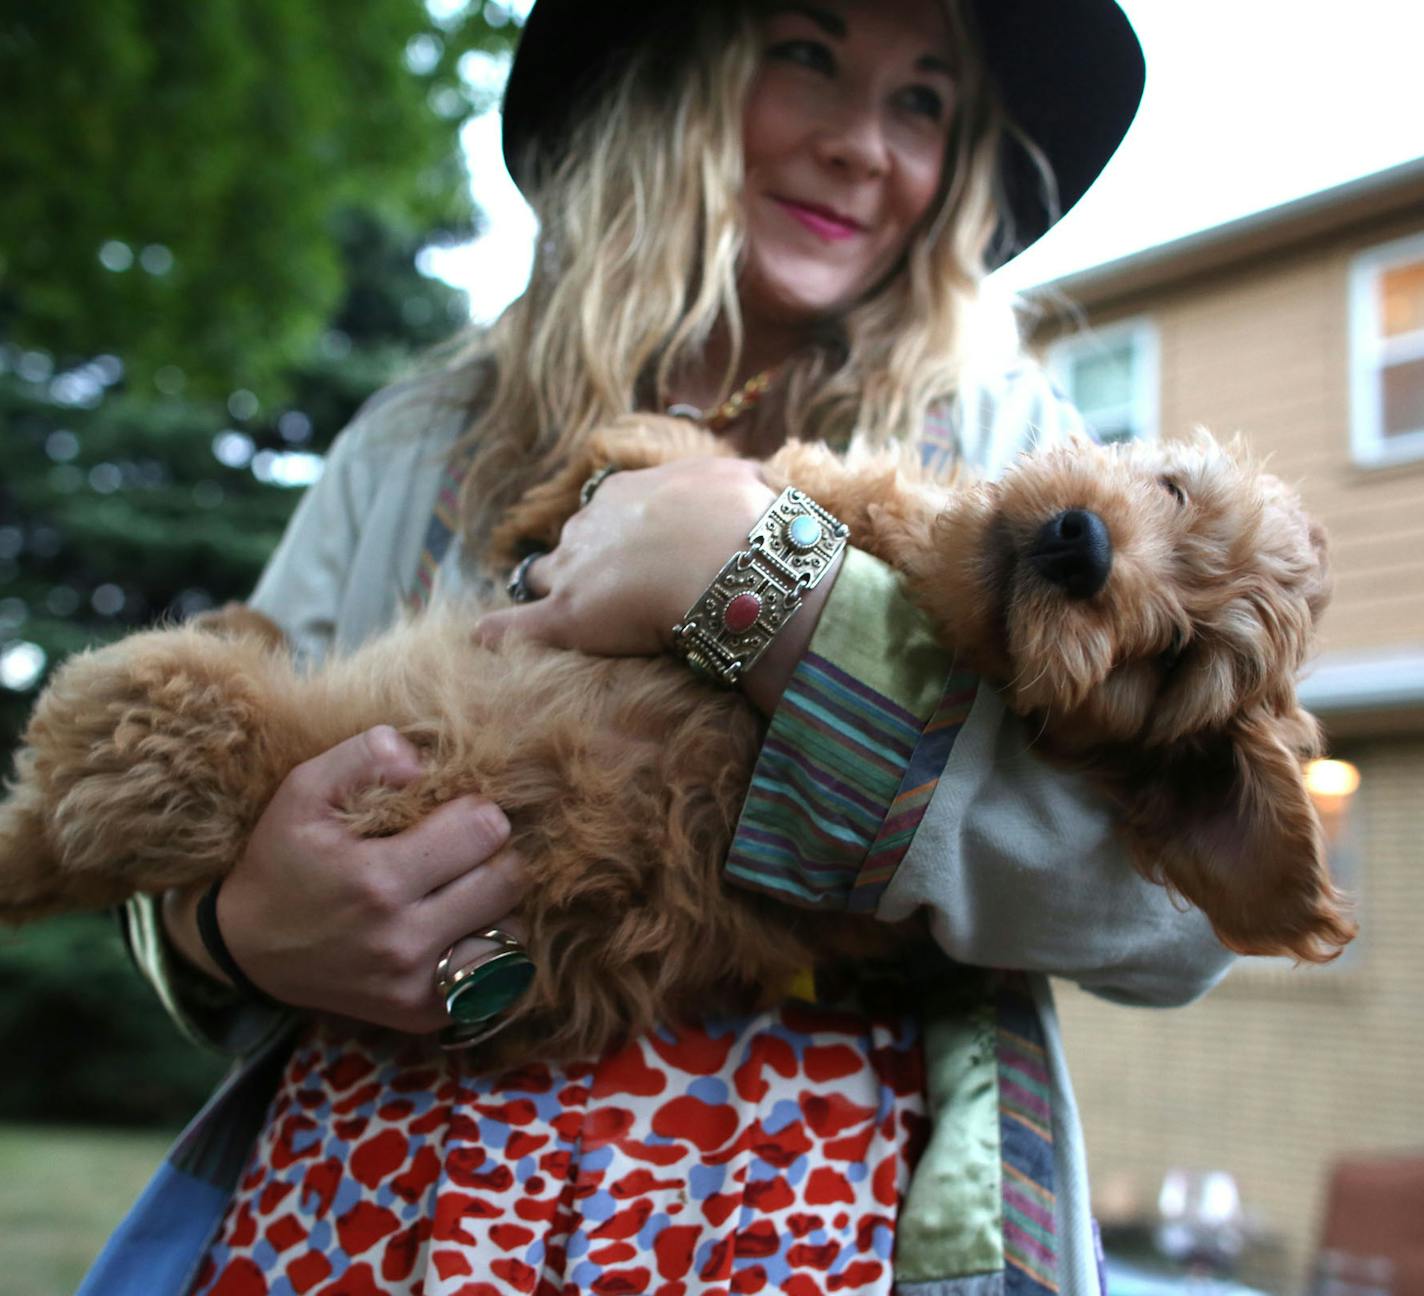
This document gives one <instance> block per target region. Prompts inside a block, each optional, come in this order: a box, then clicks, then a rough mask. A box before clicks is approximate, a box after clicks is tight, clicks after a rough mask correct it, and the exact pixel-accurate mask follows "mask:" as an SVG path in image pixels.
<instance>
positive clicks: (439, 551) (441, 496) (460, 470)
mask: <svg viewBox="0 0 1424 1296" xmlns="http://www.w3.org/2000/svg"><path fill="white" fill-rule="evenodd" d="M468 467H469V459H468V458H467V457H466V456H464V455H454V456H452V457H451V459H450V460H449V462H447V463H446V465H445V471H444V472H443V473H442V474H441V477H440V487H439V490H438V491H437V492H436V495H435V507H434V509H433V510H432V511H431V514H430V525H429V526H428V527H427V528H426V531H425V544H424V545H423V546H422V547H421V551H420V561H419V562H418V563H417V564H416V567H415V583H414V585H412V586H411V588H410V590H409V592H408V593H407V594H406V596H405V607H406V611H407V612H415V611H418V610H419V609H420V608H423V607H424V606H425V605H426V604H427V603H429V602H430V595H431V592H432V591H433V590H434V588H435V573H436V571H437V570H439V567H440V560H441V559H442V558H444V557H445V552H446V550H447V549H449V547H450V541H451V540H452V539H453V538H454V535H455V528H456V525H457V524H458V521H459V517H460V487H461V486H462V485H463V484H464V480H465V470H466V469H467V468H468Z"/></svg>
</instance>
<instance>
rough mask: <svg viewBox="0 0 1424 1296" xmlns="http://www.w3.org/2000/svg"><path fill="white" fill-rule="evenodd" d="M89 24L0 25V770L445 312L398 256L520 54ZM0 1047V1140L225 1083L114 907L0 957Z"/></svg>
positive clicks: (324, 25) (308, 26)
mask: <svg viewBox="0 0 1424 1296" xmlns="http://www.w3.org/2000/svg"><path fill="white" fill-rule="evenodd" d="M81 7H82V8H83V9H84V10H85V16H84V17H83V18H77V17H76V16H75V15H74V13H73V6H67V7H63V6H62V7H61V8H60V9H59V10H53V12H51V11H48V10H43V9H42V8H41V9H38V10H35V11H34V12H31V11H30V8H27V9H26V12H25V13H24V15H23V16H21V17H18V18H12V17H0V84H5V85H6V101H7V106H11V107H12V108H13V113H12V115H11V116H10V122H11V127H10V128H9V129H7V132H4V133H0V192H5V193H6V194H7V201H6V202H5V203H3V204H0V445H3V448H4V460H3V462H4V470H3V473H0V753H3V752H8V751H9V749H10V747H11V746H12V742H13V738H14V735H15V734H16V733H17V732H18V729H19V726H20V725H21V724H22V723H23V719H24V716H25V714H26V713H27V712H28V710H29V707H30V705H31V704H32V702H33V699H34V696H35V693H36V692H37V690H38V688H39V687H41V686H42V684H43V680H44V678H45V675H46V673H47V670H48V669H49V668H52V667H53V665H54V664H56V663H57V662H58V661H60V660H62V658H63V657H64V656H65V655H67V654H68V653H70V652H72V651H74V650H76V649H78V648H80V647H83V646H85V645H87V644H90V643H94V642H99V641H103V640H107V639H111V638H114V637H117V636H118V635H120V634H122V633H126V632H127V631H129V630H131V629H133V628H136V627H138V626H140V625H143V624H148V623H151V622H152V621H154V620H155V619H157V618H158V617H161V616H176V617H181V616H183V615H186V614H188V613H190V612H192V611H195V610H197V609H200V608H203V607H208V606H212V605H215V604H220V603H222V602H224V601H226V600H228V599H239V598H242V597H244V596H245V595H246V594H247V593H248V592H249V591H250V589H251V587H252V585H253V583H254V581H255V580H256V578H257V575H258V573H259V571H260V568H261V565H262V563H263V562H264V561H265V559H266V557H267V555H268V554H269V553H270V551H271V549H272V548H273V546H274V545H275V543H276V540H277V538H278V536H279V535H280V533H281V530H282V527H283V526H284V524H285V522H286V520H287V518H288V517H289V515H290V512H291V510H292V508H293V507H294V505H295V503H296V500H297V498H298V497H299V495H300V490H299V487H300V486H301V485H302V484H303V483H304V482H306V481H308V480H310V479H311V478H312V477H313V476H314V475H315V474H316V473H317V472H318V471H319V469H320V456H321V452H322V451H323V450H324V449H325V448H326V446H327V445H328V444H329V443H330V440H331V438H332V437H333V436H334V435H335V433H336V432H337V431H338V430H339V429H340V427H341V426H342V425H343V424H344V423H345V422H346V421H347V420H348V419H349V418H350V416H351V414H352V413H353V412H354V411H355V409H356V408H357V407H358V406H359V405H360V403H361V402H362V401H363V400H364V399H365V398H366V397H367V396H368V395H370V394H371V393H372V392H373V391H374V390H375V389H376V388H377V387H379V386H381V385H382V384H384V383H385V382H387V381H389V380H390V379H391V378H392V377H394V376H397V375H398V374H399V372H400V371H401V370H402V369H404V368H406V367H408V366H409V365H410V364H411V362H412V360H413V359H414V358H415V357H417V356H418V355H420V354H421V353H422V352H424V351H426V350H428V349H429V348H430V347H431V346H433V345H434V344H436V343H437V342H440V341H442V340H444V339H445V338H447V337H449V336H450V334H451V333H453V332H454V331H456V329H457V328H458V327H459V326H460V324H461V323H462V321H463V320H464V319H465V317H466V303H465V301H464V297H463V294H461V293H458V292H456V291H455V290H453V289H451V288H449V287H448V286H447V285H444V284H442V283H440V282H438V281H435V280H431V279H429V278H426V277H425V276H423V275H421V274H420V273H419V272H418V270H417V269H416V265H415V259H416V254H417V253H418V251H419V250H420V249H421V248H422V247H423V246H426V245H428V244H429V243H430V242H432V241H440V240H447V239H450V238H455V237H462V236H465V235H468V234H469V233H471V232H472V231H473V228H474V214H473V211H472V208H471V205H470V201H469V198H468V187H467V182H466V176H465V173H464V169H463V164H462V163H461V161H460V157H459V152H458V148H457V128H458V125H459V123H460V119H461V118H462V117H463V116H464V115H465V113H466V112H467V111H468V110H469V108H470V103H471V100H470V97H469V93H468V92H467V91H466V90H465V89H464V88H463V87H462V83H461V82H460V80H459V77H458V74H457V69H458V65H459V60H460V59H461V58H462V57H463V56H465V55H468V54H470V53H471V52H472V51H497V50H499V49H501V48H504V47H506V46H507V44H508V41H509V39H510V37H511V36H512V34H513V33H512V31H511V30H510V29H509V28H507V27H494V26H491V25H489V24H488V23H486V21H485V20H484V18H483V17H482V15H481V12H480V6H479V4H478V3H476V4H475V5H474V6H473V8H472V9H470V10H468V11H466V10H465V9H460V10H458V11H456V12H450V11H449V6H448V5H447V6H444V7H443V9H442V12H443V13H444V15H445V16H443V17H442V18H441V19H440V20H439V21H437V20H435V19H433V18H432V17H431V16H430V11H427V9H426V7H425V5H423V4H422V3H420V2H419V0H371V2H370V3H367V4H363V5H362V6H361V8H360V11H359V21H356V20H353V14H352V13H351V11H350V10H349V9H347V8H346V7H345V6H338V5H336V4H334V3H332V2H331V0H315V2H314V0H299V2H289V0H213V2H212V3H211V4H206V5H203V6H197V7H194V6H189V5H183V4H179V3H177V0H121V2H120V3H112V4H106V5H103V6H101V5H99V4H97V3H92V4H84V5H82V6H81ZM31 8H32V7H31ZM431 9H432V10H434V9H435V5H434V4H432V6H431ZM492 12H494V11H493V10H492ZM500 16H501V14H500V13H495V17H496V18H499V17H500ZM91 19H92V21H91ZM26 105H28V107H29V108H32V109H33V110H34V111H27V107H26ZM21 122H23V123H26V126H25V128H24V129H19V128H18V125H17V124H18V123H21ZM80 124H82V125H83V128H84V129H83V131H82V134H83V138H82V139H65V138H61V137H63V136H65V135H66V134H67V132H68V131H69V130H71V129H73V128H75V127H76V126H77V125H80ZM51 150H53V152H52V154H51ZM10 196H15V197H16V201H14V202H11V201H10ZM123 249H127V254H128V260H127V262H126V261H125V253H124V251H123ZM152 249H159V251H153V250H152ZM146 251H147V252H148V255H147V260H146V261H145V259H144V255H145V252H146ZM163 253H166V254H167V257H166V256H165V255H163ZM168 257H171V260H169V259H168ZM120 263H123V265H122V266H121V265H120ZM116 267H118V268H116ZM3 759H5V760H6V762H7V763H8V757H4V758H3ZM0 1047H3V1048H4V1050H5V1052H6V1055H7V1057H8V1058H10V1059H12V1064H11V1066H10V1068H9V1069H8V1072H7V1076H6V1078H5V1081H4V1083H3V1084H0V1119H16V1118H21V1117H42V1118H54V1119H61V1118H62V1119H90V1120H137V1121H160V1122H173V1121H176V1120H179V1119H182V1118H183V1117H184V1116H186V1115H188V1114H190V1113H191V1111H192V1110H193V1109H194V1107H195V1106H196V1103H197V1102H198V1101H199V1100H200V1098H201V1097H202V1095H203V1094H204V1093H205V1092H206V1090H207V1089H208V1088H209V1087H210V1086H211V1083H212V1081H213V1079H214V1078H215V1076H216V1074H217V1072H218V1070H219V1069H220V1066H219V1064H218V1063H217V1062H215V1061H214V1060H212V1059H207V1058H205V1057H204V1056H203V1055H201V1054H200V1053H198V1052H197V1051H196V1050H194V1049H193V1048H192V1047H191V1046H190V1045H187V1044H186V1043H184V1042H183V1041H182V1040H181V1039H180V1038H179V1037H178V1035H177V1033H176V1032H175V1031H174V1030H173V1028H172V1026H171V1024H170V1023H168V1022H167V1020H166V1018H165V1017H163V1015H162V1014H161V1012H160V1011H159V1010H158V1008H157V1005H156V1003H155V1002H154V1001H153V998H152V996H151V994H150V993H149V992H148V991H147V990H146V989H145V988H144V987H142V986H141V985H140V984H138V980H137V977H136V975H135V974H134V973H133V972H132V971H131V970H130V969H129V968H128V967H127V964H126V960H125V958H124V956H123V954H122V951H121V950H120V948H119V942H118V938H117V932H116V930H115V924H114V922H113V919H112V917H110V916H108V915H92V916H85V917H76V918H73V919H65V920H56V921H54V922H50V923H42V924H36V925H35V926H33V927H29V928H26V929H24V930H23V931H22V932H20V933H18V934H17V935H6V936H0Z"/></svg>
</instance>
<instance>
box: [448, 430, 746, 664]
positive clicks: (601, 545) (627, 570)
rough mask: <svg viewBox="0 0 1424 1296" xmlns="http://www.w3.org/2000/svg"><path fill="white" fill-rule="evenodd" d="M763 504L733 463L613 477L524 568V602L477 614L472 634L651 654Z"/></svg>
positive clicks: (616, 653) (714, 461) (686, 464)
mask: <svg viewBox="0 0 1424 1296" xmlns="http://www.w3.org/2000/svg"><path fill="white" fill-rule="evenodd" d="M773 498H774V493H773V492H772V491H771V489H770V488H769V487H768V486H767V485H766V484H765V483H764V482H763V481H762V479H761V476H760V473H759V471H758V470H757V468H756V467H755V465H752V464H748V463H744V462H743V461H741V460H738V459H726V458H708V459H686V460H678V461H675V462H673V463H668V464H663V465H660V466H659V467H656V468H646V469H641V470H637V471H633V470H630V471H627V472H620V473H616V474H615V475H614V476H612V477H610V478H609V479H608V480H607V481H606V482H605V483H604V484H603V485H602V486H601V487H600V488H599V490H598V492H597V493H596V494H595V495H594V497H593V499H592V500H591V501H590V503H589V504H588V506H587V507H586V508H583V509H580V510H579V511H578V512H577V513H575V514H574V516H573V517H571V518H570V519H569V520H568V522H567V523H565V525H564V529H563V533H562V535H561V536H560V539H559V544H558V547H557V548H556V549H555V550H554V551H553V552H552V553H550V554H546V555H544V556H542V557H540V558H538V559H536V560H534V561H533V562H531V563H530V564H529V565H528V567H527V568H526V569H525V572H524V584H525V586H526V587H527V589H528V590H529V592H530V593H531V594H532V595H533V596H535V597H534V601H533V602H527V603H521V604H519V605H517V606H512V607H509V608H504V609H500V610H498V611H495V612H491V613H489V614H487V615H486V616H484V617H482V618H481V619H480V621H479V623H478V624H477V625H476V627H475V636H476V638H477V639H478V640H479V641H480V642H482V643H486V644H495V643H498V642H500V641H501V640H503V639H504V638H506V637H507V636H510V635H515V636H518V637H520V638H526V639H533V640H535V641H537V642H540V643H546V644H549V645H550V646H552V647H555V648H576V649H579V650H580V651H583V652H587V653H593V654H595V655H597V656H607V657H621V656H656V655H657V654H659V653H661V652H663V651H665V650H666V648H667V647H668V646H669V644H670V642H671V635H672V627H673V625H674V623H675V622H676V621H677V620H678V618H679V617H680V616H681V615H682V614H683V613H684V612H686V610H687V609H688V607H690V606H691V604H692V602H693V601H694V600H695V599H696V598H697V596H698V595H699V594H701V592H702V591H703V590H704V589H705V588H706V586H707V583H708V582H709V581H710V580H711V579H712V577H713V576H715V575H716V573H717V572H718V571H719V570H720V569H721V567H722V565H723V564H724V563H725V562H726V561H727V559H728V558H729V557H730V556H731V555H732V554H733V553H734V552H736V550H737V549H739V548H740V547H741V546H742V545H743V543H744V542H745V540H746V535H747V531H748V529H749V528H750V527H751V526H752V524H753V523H755V521H756V519H757V518H758V517H759V516H760V515H761V513H762V511H763V510H764V509H765V508H766V506H767V504H768V503H770V502H771V500H772V499H773Z"/></svg>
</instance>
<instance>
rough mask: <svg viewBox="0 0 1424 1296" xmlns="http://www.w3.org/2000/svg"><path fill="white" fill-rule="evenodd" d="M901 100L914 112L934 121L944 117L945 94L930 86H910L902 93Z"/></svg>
mask: <svg viewBox="0 0 1424 1296" xmlns="http://www.w3.org/2000/svg"><path fill="white" fill-rule="evenodd" d="M900 102H901V103H902V104H903V105H904V106H905V107H906V108H908V109H909V110H910V111H911V112H912V113H916V114H918V115H919V116H922V117H928V118H930V120H932V121H942V120H943V119H944V96H943V95H941V94H940V93H939V91H938V90H933V89H931V88H930V87H929V86H922V85H917V86H908V87H907V88H906V89H904V90H903V91H901V93H900Z"/></svg>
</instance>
